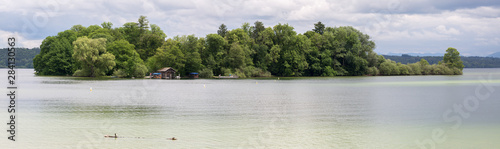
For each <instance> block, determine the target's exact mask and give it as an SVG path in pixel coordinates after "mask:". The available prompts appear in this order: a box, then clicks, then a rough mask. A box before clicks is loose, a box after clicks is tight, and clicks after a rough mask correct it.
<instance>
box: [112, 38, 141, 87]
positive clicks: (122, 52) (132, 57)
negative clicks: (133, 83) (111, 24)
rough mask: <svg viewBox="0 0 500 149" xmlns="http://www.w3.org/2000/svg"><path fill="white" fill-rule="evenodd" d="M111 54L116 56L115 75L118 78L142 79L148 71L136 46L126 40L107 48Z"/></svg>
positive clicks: (116, 42) (113, 43)
mask: <svg viewBox="0 0 500 149" xmlns="http://www.w3.org/2000/svg"><path fill="white" fill-rule="evenodd" d="M106 49H107V51H108V52H109V53H111V54H113V55H115V62H116V67H115V68H114V75H115V76H118V77H137V78H142V77H144V75H145V74H146V73H147V71H148V69H147V67H146V66H145V65H144V62H143V61H142V59H141V58H140V57H139V54H137V52H136V51H135V49H134V45H133V44H130V43H128V41H126V40H118V41H115V42H112V43H110V44H108V45H107V46H106Z"/></svg>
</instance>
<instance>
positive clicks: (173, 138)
mask: <svg viewBox="0 0 500 149" xmlns="http://www.w3.org/2000/svg"><path fill="white" fill-rule="evenodd" d="M167 140H177V139H176V138H175V137H172V138H168V139H167Z"/></svg>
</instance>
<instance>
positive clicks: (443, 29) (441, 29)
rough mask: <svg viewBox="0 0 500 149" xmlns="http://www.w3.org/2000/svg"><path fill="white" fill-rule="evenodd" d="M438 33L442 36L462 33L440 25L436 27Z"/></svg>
mask: <svg viewBox="0 0 500 149" xmlns="http://www.w3.org/2000/svg"><path fill="white" fill-rule="evenodd" d="M436 31H437V32H438V33H441V34H448V35H459V34H460V31H458V30H457V29H455V28H452V27H450V28H446V26H444V25H439V26H437V27H436Z"/></svg>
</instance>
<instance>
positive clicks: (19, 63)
mask: <svg viewBox="0 0 500 149" xmlns="http://www.w3.org/2000/svg"><path fill="white" fill-rule="evenodd" d="M0 51H1V52H0V61H1V62H0V68H7V48H3V49H0ZM39 53H40V48H33V49H28V48H17V49H16V67H17V68H33V58H34V57H35V56H36V55H37V54H39Z"/></svg>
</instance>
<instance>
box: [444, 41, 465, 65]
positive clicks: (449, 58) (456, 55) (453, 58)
mask: <svg viewBox="0 0 500 149" xmlns="http://www.w3.org/2000/svg"><path fill="white" fill-rule="evenodd" d="M443 62H444V63H445V64H446V66H448V67H449V68H457V69H460V70H463V69H464V67H465V66H464V64H463V62H462V60H461V59H460V52H458V51H457V49H455V48H451V47H450V48H448V49H447V50H446V54H444V57H443Z"/></svg>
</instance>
